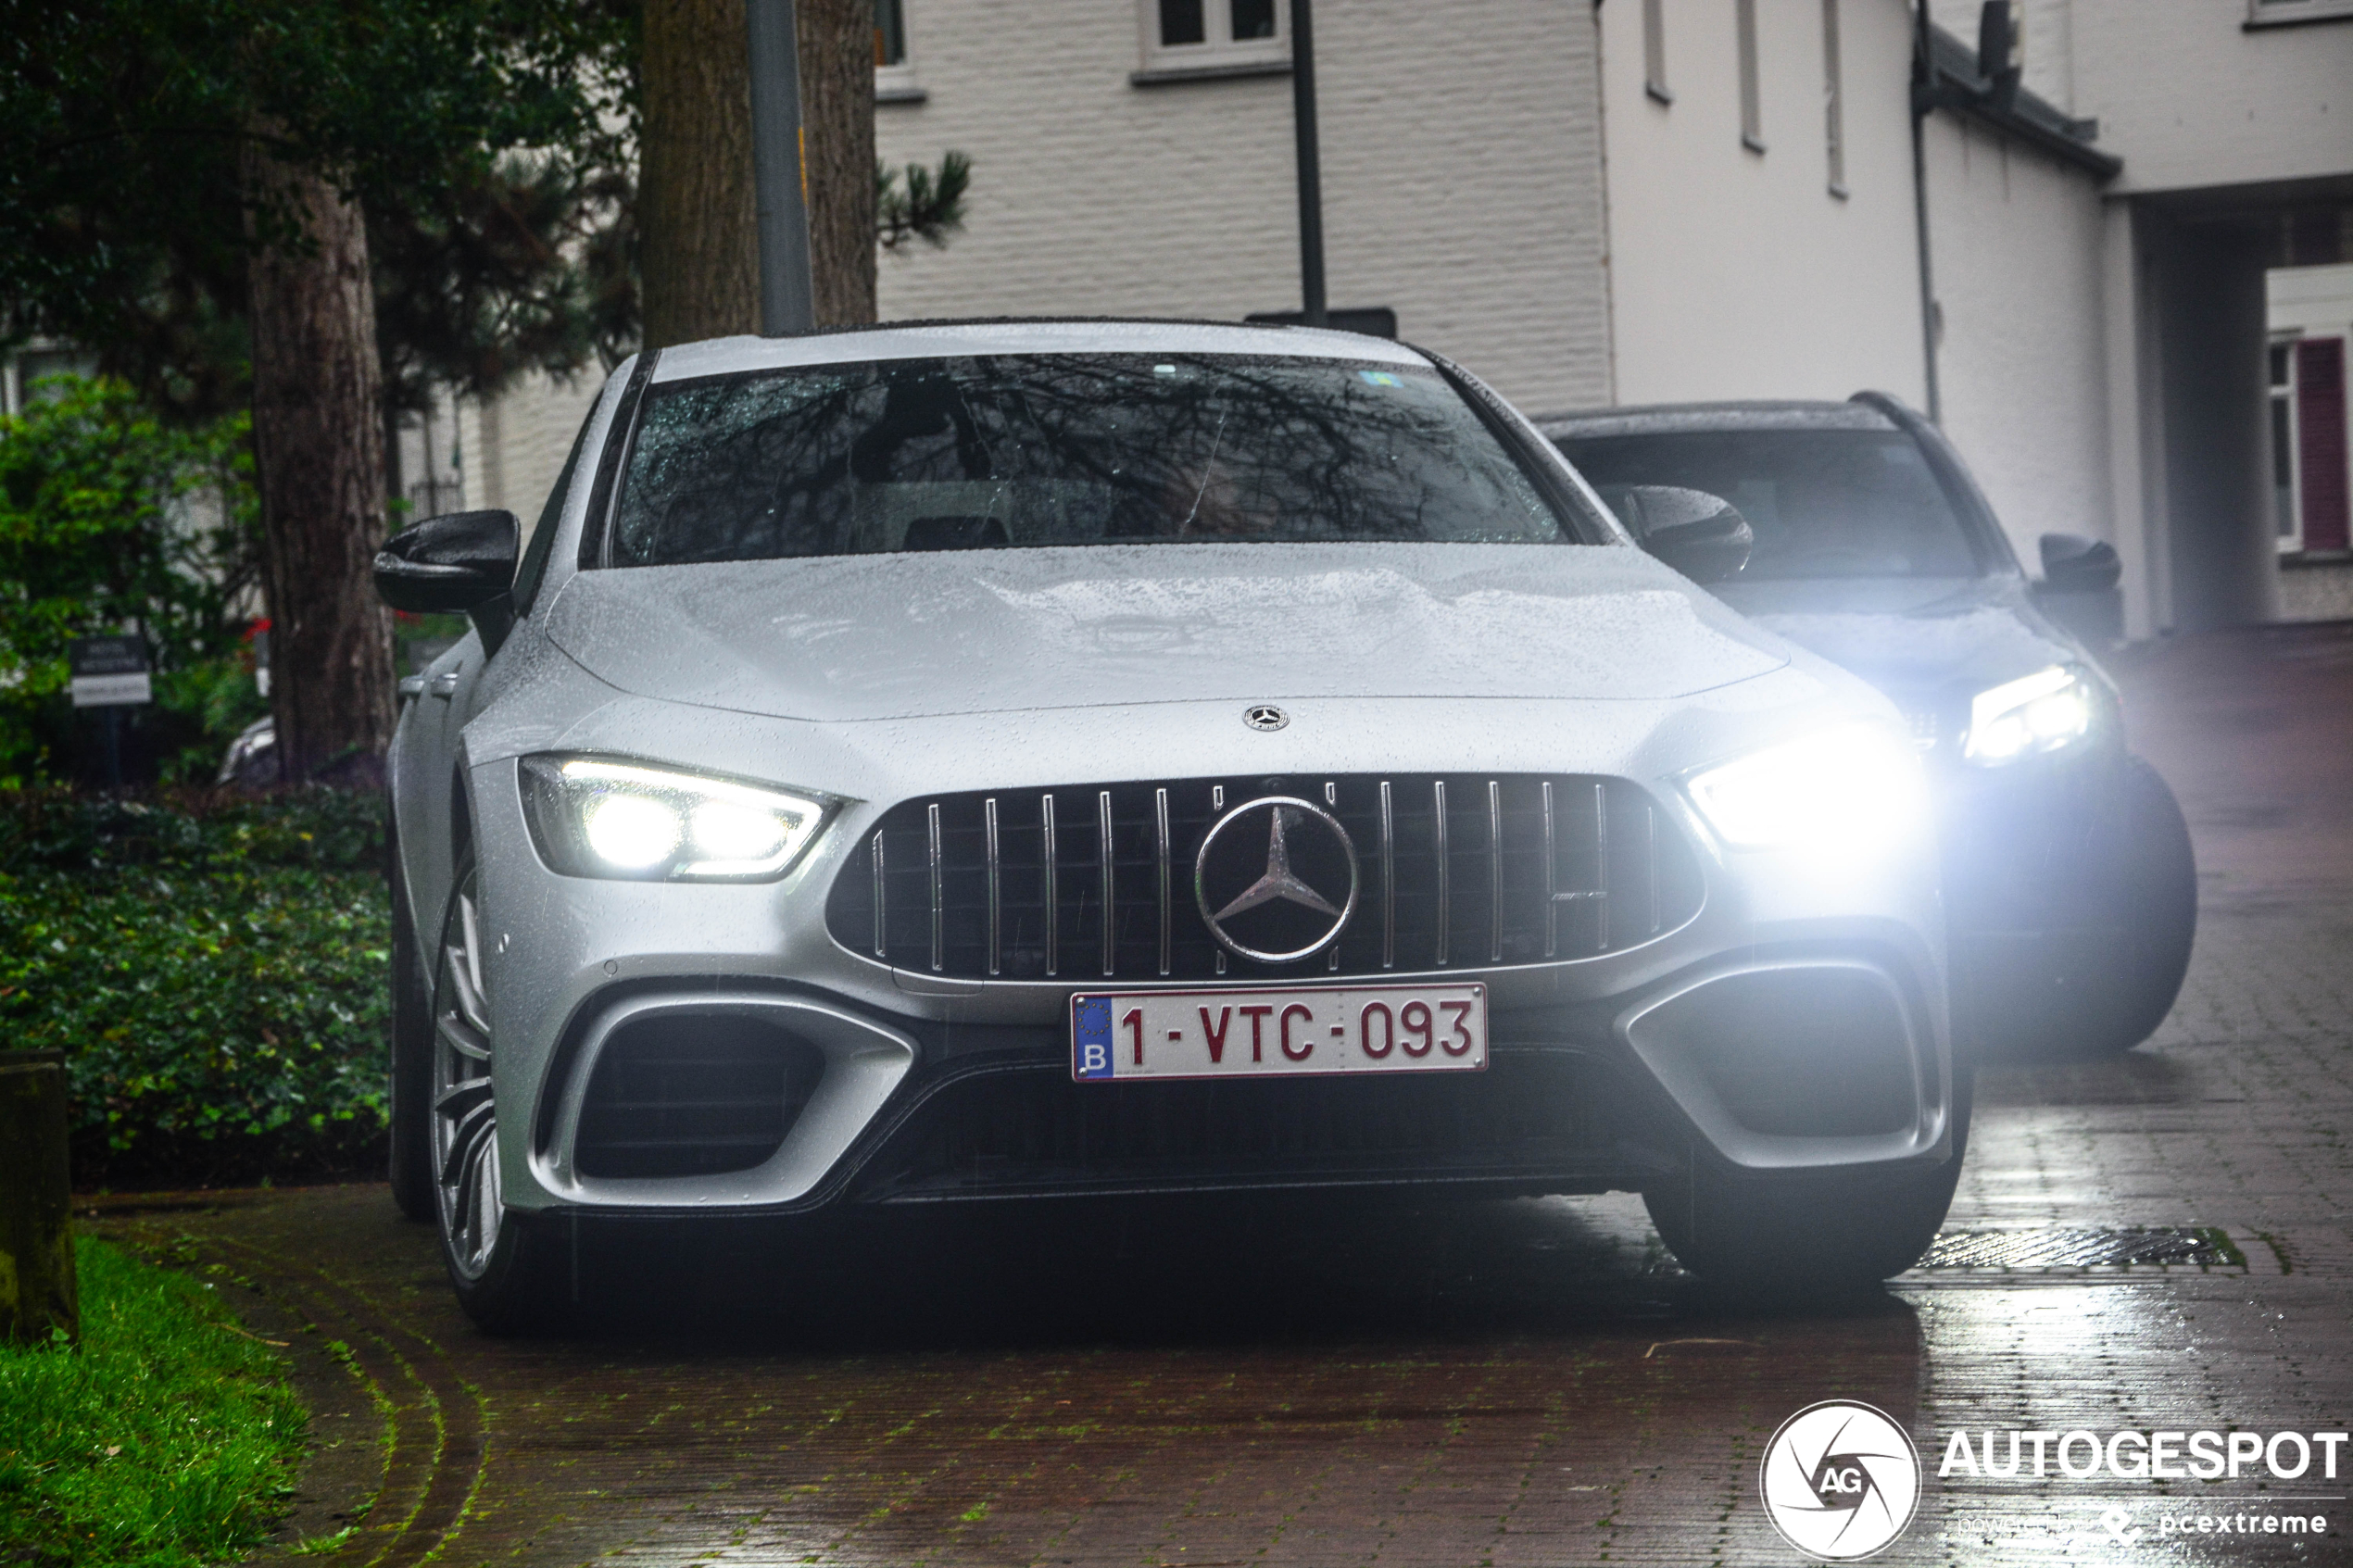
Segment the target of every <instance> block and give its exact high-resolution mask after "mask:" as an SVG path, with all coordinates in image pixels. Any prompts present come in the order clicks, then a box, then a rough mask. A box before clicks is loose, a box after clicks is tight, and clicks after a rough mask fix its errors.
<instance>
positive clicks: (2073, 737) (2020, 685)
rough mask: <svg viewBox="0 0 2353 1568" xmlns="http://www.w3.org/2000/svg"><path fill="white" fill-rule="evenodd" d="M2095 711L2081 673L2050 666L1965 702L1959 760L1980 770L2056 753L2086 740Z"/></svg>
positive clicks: (2089, 690)
mask: <svg viewBox="0 0 2353 1568" xmlns="http://www.w3.org/2000/svg"><path fill="white" fill-rule="evenodd" d="M2097 711H2098V708H2097V703H2096V698H2095V696H2094V695H2093V692H2092V684H2091V683H2090V682H2089V681H2086V680H2085V679H2084V678H2083V676H2082V671H2075V670H2069V669H2065V668H2063V667H2061V666H2059V665H2057V664H2054V665H2052V666H2051V667H2050V668H2049V669H2047V670H2038V671H2035V672H2034V673H2033V674H2032V675H2024V676H2020V678H2019V679H2018V680H2015V681H2005V682H2003V683H2002V684H2000V685H1998V686H1994V687H1993V688H1991V689H1990V690H1987V691H1982V692H1980V693H1978V694H1977V695H1976V696H1973V697H1971V698H1969V739H1968V740H1967V741H1966V742H1965V743H1963V745H1962V747H1961V755H1962V756H1964V757H1966V758H1968V759H1969V760H1970V761H1971V762H1975V763H1977V764H1979V765H1980V766H1981V767H1998V766H1999V765H2000V764H2002V763H2004V762H2015V761H2017V760H2018V759H2020V758H2021V757H2032V756H2034V755H2036V754H2038V753H2040V752H2045V751H2057V750H2058V749H2059V748H2060V747H2061V746H2072V745H2074V744H2075V743H2076V742H2077V741H2079V740H2082V738H2083V737H2084V736H2085V735H2087V734H2091V733H2092V721H2093V718H2094V716H2095V714H2096V713H2097Z"/></svg>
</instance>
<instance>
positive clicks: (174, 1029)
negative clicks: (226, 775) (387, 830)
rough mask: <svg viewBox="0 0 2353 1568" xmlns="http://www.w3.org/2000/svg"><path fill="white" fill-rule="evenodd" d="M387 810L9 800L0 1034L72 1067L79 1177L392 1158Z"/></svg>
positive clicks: (239, 1170) (127, 1179) (333, 799)
mask: <svg viewBox="0 0 2353 1568" xmlns="http://www.w3.org/2000/svg"><path fill="white" fill-rule="evenodd" d="M383 814H384V813H383V805H382V802H381V800H380V798H379V797H375V796H372V795H361V794H353V793H347V792H343V791H334V790H305V791H298V792H289V793H287V794H284V795H281V796H277V797H242V796H233V795H229V794H225V793H222V794H209V793H200V792H182V793H167V794H158V795H154V796H149V797H143V798H138V799H121V800H118V799H107V798H104V797H78V796H74V795H69V794H66V793H63V792H42V793H28V794H21V795H17V796H13V797H5V798H0V1038H5V1039H6V1043H7V1044H8V1045H9V1046H10V1047H17V1048H39V1047H62V1048H63V1049H64V1050H65V1052H66V1060H67V1066H68V1071H69V1074H70V1080H71V1095H72V1105H73V1115H74V1118H75V1126H74V1144H73V1149H74V1165H75V1175H76V1179H77V1181H79V1182H80V1183H82V1184H83V1185H100V1184H107V1185H128V1184H136V1185H202V1184H208V1183H218V1182H224V1181H235V1180H251V1179H253V1178H255V1177H258V1176H303V1175H316V1174H328V1173H344V1172H354V1171H362V1170H370V1169H373V1168H375V1167H376V1166H377V1165H378V1164H379V1163H380V1162H381V1160H382V1154H383V1145H384V1116H385V1099H384V1060H385V1042H386V1038H387V1035H386V1032H387V1030H388V1028H389V1026H390V1003H389V999H388V995H387V990H386V983H385V975H386V968H387V964H388V957H389V949H390V947H391V945H392V924H391V906H390V903H389V900H388V898H387V897H386V894H385V889H384V873H383V865H384V821H383Z"/></svg>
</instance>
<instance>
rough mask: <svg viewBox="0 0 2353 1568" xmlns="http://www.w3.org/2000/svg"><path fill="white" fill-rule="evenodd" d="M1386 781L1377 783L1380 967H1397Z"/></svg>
mask: <svg viewBox="0 0 2353 1568" xmlns="http://www.w3.org/2000/svg"><path fill="white" fill-rule="evenodd" d="M1391 806H1392V802H1391V800H1390V793H1389V781H1388V780H1387V779H1383V780H1381V782H1380V966H1381V968H1383V969H1395V968H1396V967H1397V822H1396V819H1395V815H1394V813H1393V811H1392V809H1391Z"/></svg>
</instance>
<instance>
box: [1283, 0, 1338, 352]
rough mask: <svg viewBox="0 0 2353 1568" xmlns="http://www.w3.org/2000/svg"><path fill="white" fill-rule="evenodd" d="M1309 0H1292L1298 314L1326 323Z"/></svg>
mask: <svg viewBox="0 0 2353 1568" xmlns="http://www.w3.org/2000/svg"><path fill="white" fill-rule="evenodd" d="M1312 11H1313V6H1312V5H1311V4H1310V0H1290V103H1291V128H1292V130H1293V132H1295V133H1296V134H1297V136H1298V140H1299V292H1300V307H1301V308H1300V316H1301V319H1302V320H1303V321H1304V322H1305V323H1306V324H1307V325H1308V326H1311V327H1321V326H1325V325H1327V324H1328V321H1329V318H1328V317H1327V315H1326V313H1325V309H1324V170H1323V159H1322V157H1321V155H1320V153H1319V152H1318V150H1317V147H1316V143H1315V19H1314V17H1313V15H1312Z"/></svg>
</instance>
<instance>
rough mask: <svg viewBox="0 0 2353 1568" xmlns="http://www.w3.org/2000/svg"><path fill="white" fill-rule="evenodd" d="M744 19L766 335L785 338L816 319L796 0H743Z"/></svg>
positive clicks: (762, 328)
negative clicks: (747, 31)
mask: <svg viewBox="0 0 2353 1568" xmlns="http://www.w3.org/2000/svg"><path fill="white" fill-rule="evenodd" d="M744 20H745V21H746V23H747V24H748V25H749V30H750V40H749V44H750V55H751V169H752V189H753V193H754V212H755V222H756V226H757V228H758V230H759V233H760V331H761V335H762V336H765V337H781V336H783V335H784V334H785V333H786V332H807V331H808V330H809V329H810V328H812V327H813V326H815V325H816V324H817V323H816V307H815V306H814V304H813V302H812V291H811V285H810V277H809V175H808V169H807V163H806V159H805V157H804V147H803V140H802V132H801V126H800V47H799V42H798V40H797V39H796V37H795V34H794V31H793V25H794V23H793V0H744Z"/></svg>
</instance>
